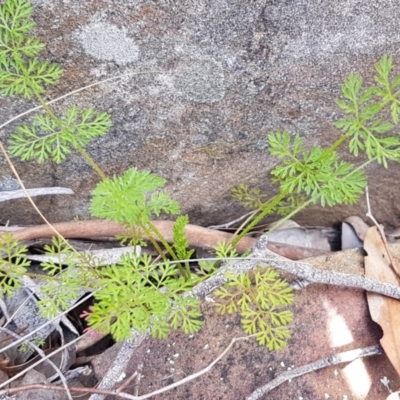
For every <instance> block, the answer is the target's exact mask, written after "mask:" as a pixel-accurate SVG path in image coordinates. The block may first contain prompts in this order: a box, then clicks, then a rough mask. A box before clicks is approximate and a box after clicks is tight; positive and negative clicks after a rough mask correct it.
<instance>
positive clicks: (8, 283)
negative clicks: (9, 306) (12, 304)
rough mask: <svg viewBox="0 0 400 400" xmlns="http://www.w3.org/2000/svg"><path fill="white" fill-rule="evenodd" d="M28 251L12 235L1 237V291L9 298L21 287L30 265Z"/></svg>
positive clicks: (6, 233) (6, 234)
mask: <svg viewBox="0 0 400 400" xmlns="http://www.w3.org/2000/svg"><path fill="white" fill-rule="evenodd" d="M27 251H28V248H27V247H26V246H24V245H21V244H20V243H19V242H18V240H17V239H15V238H14V237H13V235H12V234H11V233H8V232H5V233H3V234H2V235H1V236H0V290H1V292H2V294H3V295H6V296H8V295H10V294H12V292H13V291H14V290H15V289H18V288H19V287H21V278H22V276H23V275H24V274H26V272H27V268H28V267H29V265H30V261H29V260H27V259H26V257H25V255H26V252H27Z"/></svg>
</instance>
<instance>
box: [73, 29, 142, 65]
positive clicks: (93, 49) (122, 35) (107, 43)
mask: <svg viewBox="0 0 400 400" xmlns="http://www.w3.org/2000/svg"><path fill="white" fill-rule="evenodd" d="M78 37H79V40H80V42H81V45H82V47H83V49H84V50H85V52H86V53H87V54H89V55H91V56H93V57H96V58H97V59H99V60H104V61H115V62H117V63H118V64H125V63H130V62H133V61H136V60H137V59H138V57H139V47H138V46H137V45H136V43H135V42H134V40H133V39H131V38H130V37H129V36H128V35H127V34H126V32H124V31H123V30H121V29H119V28H118V27H116V26H115V25H112V24H109V23H105V22H96V23H92V24H89V25H86V26H84V27H83V28H82V29H81V31H80V32H79V35H78Z"/></svg>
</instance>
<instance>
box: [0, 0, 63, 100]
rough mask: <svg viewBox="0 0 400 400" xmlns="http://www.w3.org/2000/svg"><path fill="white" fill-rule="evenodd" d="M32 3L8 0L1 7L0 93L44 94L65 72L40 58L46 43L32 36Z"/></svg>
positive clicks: (12, 94) (10, 94)
mask: <svg viewBox="0 0 400 400" xmlns="http://www.w3.org/2000/svg"><path fill="white" fill-rule="evenodd" d="M32 12H33V7H32V5H31V4H30V3H29V2H28V1H26V0H5V1H4V4H2V5H1V6H0V92H1V93H2V94H3V95H6V96H14V95H22V96H23V97H25V98H26V99H30V98H31V97H32V96H37V94H40V93H44V91H45V85H53V84H54V83H56V82H57V80H58V79H59V78H60V77H61V75H62V73H63V71H62V69H61V68H60V67H59V66H58V65H55V64H50V63H48V62H46V61H39V59H38V56H39V53H40V52H41V51H42V50H43V48H44V45H43V43H41V41H40V40H39V39H38V38H35V37H33V36H29V34H30V32H31V30H32V29H33V27H34V26H35V23H34V22H33V21H32V20H31V15H32Z"/></svg>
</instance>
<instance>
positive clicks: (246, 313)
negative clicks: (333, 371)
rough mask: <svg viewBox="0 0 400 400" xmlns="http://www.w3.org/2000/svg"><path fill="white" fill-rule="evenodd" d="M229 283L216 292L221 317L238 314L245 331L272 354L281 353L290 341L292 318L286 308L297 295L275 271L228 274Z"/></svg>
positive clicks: (268, 269)
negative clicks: (274, 352) (254, 336)
mask: <svg viewBox="0 0 400 400" xmlns="http://www.w3.org/2000/svg"><path fill="white" fill-rule="evenodd" d="M227 278H228V279H229V282H228V283H227V284H226V285H225V286H224V287H222V288H221V289H218V290H216V291H215V292H214V295H215V296H216V298H217V302H216V308H217V311H218V312H220V313H221V314H225V313H228V314H232V313H236V312H238V313H239V314H240V315H241V318H242V319H241V321H242V326H243V329H244V330H245V332H246V333H248V334H249V335H252V334H256V339H257V341H258V342H259V343H260V345H262V346H267V347H268V349H269V350H280V349H282V348H284V347H286V345H287V340H288V339H289V338H290V331H289V327H288V324H289V323H290V322H292V319H293V315H292V312H291V311H290V310H288V309H287V307H288V306H289V305H290V304H292V303H293V300H294V295H293V291H292V289H291V288H290V286H289V284H288V283H287V282H286V281H285V280H283V279H280V278H279V274H278V273H277V272H276V271H275V270H274V269H272V268H267V269H264V270H262V269H261V268H258V269H257V270H256V271H255V272H254V274H232V273H229V274H227Z"/></svg>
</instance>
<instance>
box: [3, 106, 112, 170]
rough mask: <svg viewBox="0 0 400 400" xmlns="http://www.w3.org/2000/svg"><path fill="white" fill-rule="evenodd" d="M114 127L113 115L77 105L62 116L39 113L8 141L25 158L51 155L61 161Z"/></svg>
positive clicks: (17, 155)
mask: <svg viewBox="0 0 400 400" xmlns="http://www.w3.org/2000/svg"><path fill="white" fill-rule="evenodd" d="M110 127H111V121H110V116H109V115H108V114H106V113H98V114H96V113H95V112H94V110H93V109H92V108H87V109H85V110H83V111H80V110H78V108H77V107H75V106H73V107H71V108H69V109H68V110H67V111H66V113H65V117H62V118H56V117H53V116H50V115H48V114H45V115H43V114H36V116H35V117H34V122H33V123H32V124H30V125H28V124H24V125H20V126H18V127H17V130H16V132H15V133H14V134H12V135H11V137H10V140H9V142H8V145H9V150H10V152H11V154H13V155H14V156H16V157H19V158H21V160H23V161H30V160H34V159H37V161H38V162H39V163H43V162H45V161H47V160H49V159H50V160H53V161H54V162H56V163H61V162H62V161H64V160H65V159H66V158H67V155H69V154H70V153H71V151H72V149H78V148H82V147H85V146H86V145H87V144H89V143H90V141H91V140H92V139H94V138H95V137H99V136H103V135H105V134H106V133H107V131H108V129H109V128H110Z"/></svg>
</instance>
